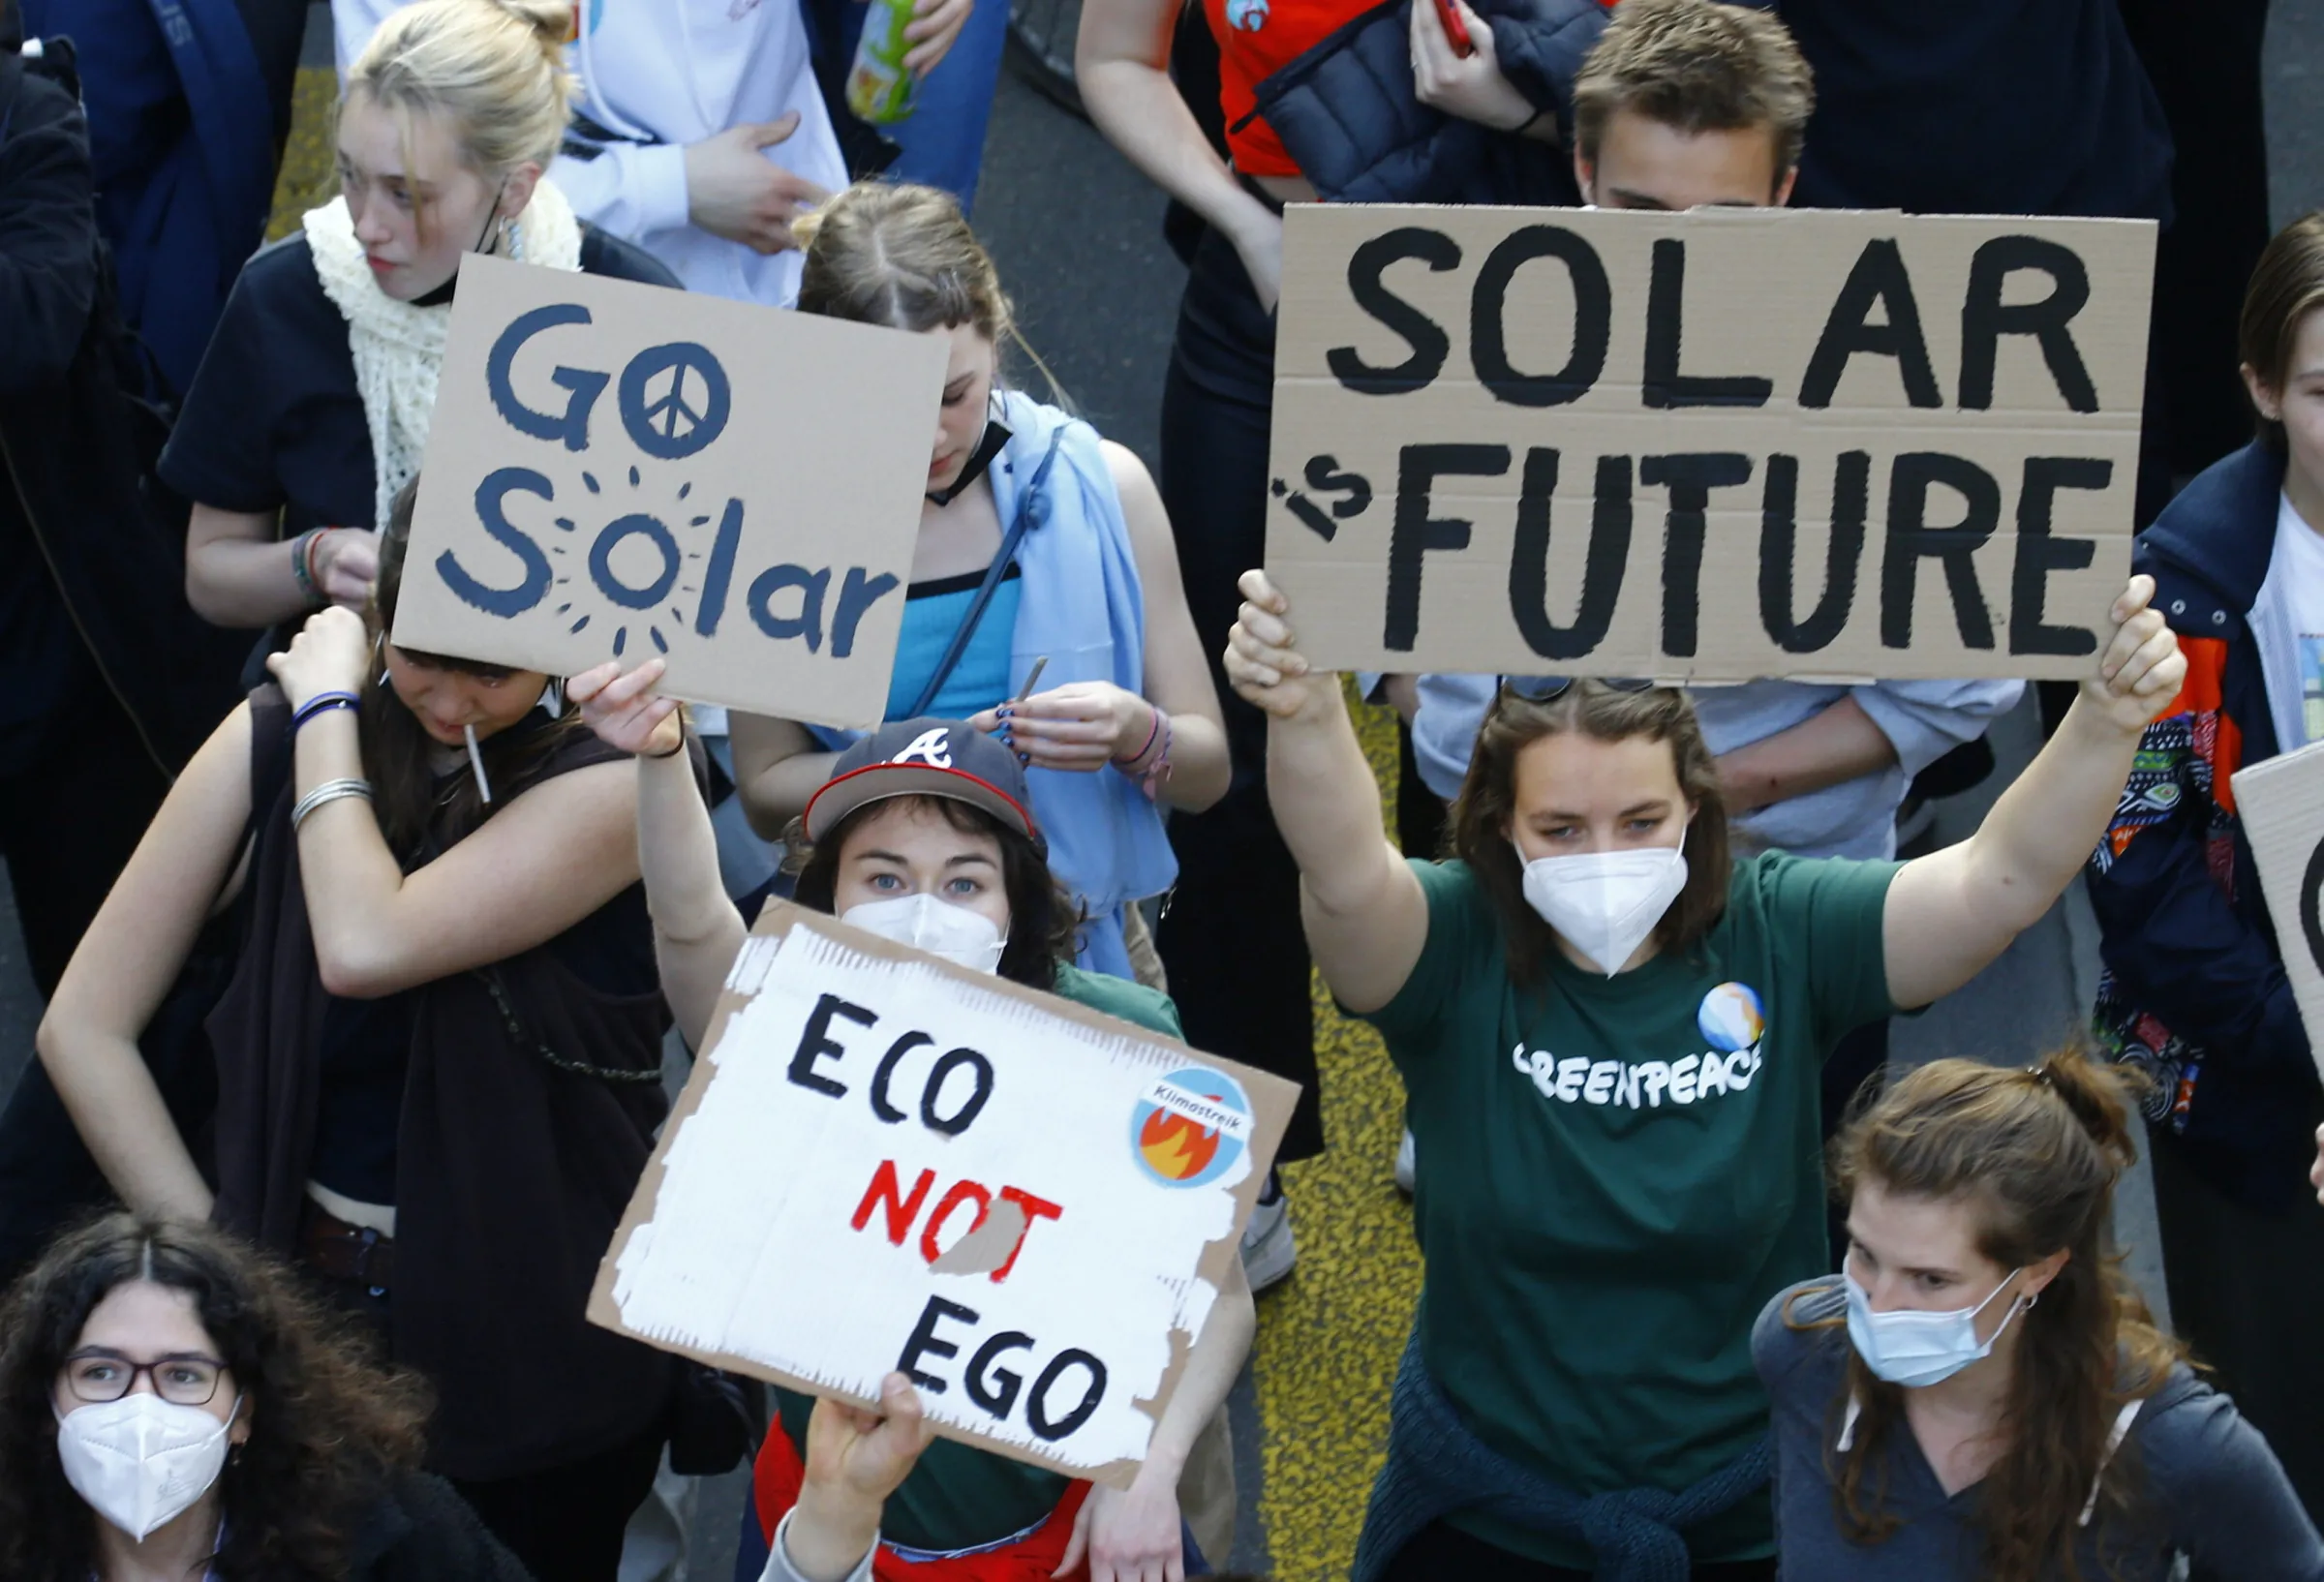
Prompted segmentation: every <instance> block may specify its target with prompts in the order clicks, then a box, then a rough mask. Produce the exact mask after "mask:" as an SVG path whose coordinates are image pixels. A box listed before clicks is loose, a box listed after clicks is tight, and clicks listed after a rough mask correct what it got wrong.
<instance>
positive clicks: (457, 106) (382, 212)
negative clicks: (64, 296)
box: [161, 0, 676, 627]
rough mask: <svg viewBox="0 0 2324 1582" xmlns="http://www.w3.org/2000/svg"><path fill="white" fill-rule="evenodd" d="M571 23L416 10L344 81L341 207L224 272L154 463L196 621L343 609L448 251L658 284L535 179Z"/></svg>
mask: <svg viewBox="0 0 2324 1582" xmlns="http://www.w3.org/2000/svg"><path fill="white" fill-rule="evenodd" d="M571 22H572V8H571V7H570V6H569V5H566V4H564V3H562V0H424V3H423V4H420V5H415V6H411V7H409V8H407V9H405V10H403V11H400V12H398V13H396V14H395V15H393V16H392V17H390V18H388V20H387V22H386V24H385V25H384V26H382V28H381V29H380V30H379V32H378V33H377V34H375V35H374V36H373V38H372V41H371V44H370V46H368V47H367V48H366V49H365V50H364V51H363V55H362V58H361V59H360V60H358V61H357V62H356V63H355V66H354V69H353V70H352V72H350V73H349V75H348V80H347V94H346V101H345V103H344V105H343V106H342V107H341V110H340V114H339V127H338V146H337V158H338V168H339V187H340V196H339V197H337V198H333V199H332V200H331V201H330V202H328V203H326V204H324V205H323V206H322V207H321V208H318V209H313V210H310V211H309V212H308V214H307V216H306V219H305V222H304V224H303V225H302V226H301V228H300V229H299V231H298V232H297V233H296V234H294V235H291V236H289V237H286V238H285V239H284V240H282V241H281V242H279V243H276V244H275V245H274V246H272V247H268V248H266V249H264V250H263V251H261V252H260V253H259V254H258V255H257V256H256V257H255V258H253V259H251V260H250V262H249V263H248V264H246V265H244V266H243V269H242V276H241V279H239V280H238V281H236V282H235V284H234V289H233V294H232V295H231V296H230V297H229V298H228V300H227V304H226V312H225V315H224V317H223V318H222V319H220V320H219V325H218V332H217V335H216V337H215V338H214V339H213V340H212V341H211V343H210V349H209V351H208V353H207V354H206V355H205V356H204V357H203V359H202V363H201V369H200V372H199V373H198V374H197V375H196V376H195V380H194V384H193V387H192V388H191V389H190V390H188V391H187V392H186V400H185V408H184V411H182V412H181V413H180V414H179V416H178V420H177V427H176V431H175V432H174V434H172V435H171V437H170V441H169V445H168V449H167V450H165V451H164V452H163V455H162V463H161V472H162V476H163V477H164V478H165V479H166V480H167V481H168V484H169V486H170V487H171V488H173V489H175V490H176V491H177V492H178V493H179V494H181V495H184V496H185V497H186V498H187V499H189V500H191V501H193V502H194V511H193V519H192V522H191V524H190V526H189V527H188V530H187V535H186V593H187V597H188V598H189V599H191V600H192V602H193V605H194V608H195V609H196V610H197V611H199V613H200V614H201V615H203V616H204V617H206V618H207V619H209V620H210V621H212V622H215V623H216V624H219V625H222V626H248V627H260V626H270V625H274V624H278V623H283V622H290V621H293V620H295V619H297V618H298V617H300V616H302V615H304V614H306V613H307V612H309V611H312V610H315V609H319V608H321V607H322V606H324V605H326V604H339V605H343V606H346V607H347V608H350V609H359V608H360V607H361V606H362V603H363V599H364V596H365V595H366V593H368V592H369V590H370V587H371V582H372V577H373V575H374V573H375V572H376V571H377V569H378V564H379V550H378V545H377V534H376V532H375V530H377V529H378V528H380V527H381V526H382V525H384V523H385V521H386V516H387V502H389V501H391V500H393V499H394V498H395V493H396V491H397V490H398V489H400V488H401V487H402V486H403V485H404V483H405V482H406V480H408V479H409V478H410V477H411V476H412V474H413V472H416V471H417V470H418V467H419V454H420V449H421V447H422V445H424V444H425V442H426V440H427V428H428V416H429V413H430V411H431V410H432V409H433V408H434V406H435V402H436V374H437V370H438V369H439V368H440V367H441V366H442V364H443V344H444V333H445V330H446V328H447V327H448V325H449V323H450V319H451V312H452V310H451V300H452V289H453V283H454V279H455V277H456V276H457V275H458V273H459V269H460V260H461V259H462V258H463V257H464V256H465V255H467V254H470V253H491V254H496V255H498V256H500V257H503V258H510V259H522V260H524V261H526V262H528V263H536V264H540V265H543V266H545V267H548V268H552V269H566V270H573V269H578V270H582V271H585V272H587V273H590V274H596V275H609V276H612V277H614V278H616V279H621V280H636V281H645V282H649V283H651V284H654V285H660V286H669V285H675V284H676V282H675V280H674V279H673V278H672V277H671V275H670V273H669V271H668V270H666V269H664V268H663V267H662V266H661V265H660V264H659V263H657V262H656V261H655V260H654V259H652V258H651V257H650V256H648V255H647V254H645V253H644V252H642V251H641V250H639V249H638V248H635V247H633V246H631V245H630V244H628V243H627V242H624V241H621V240H618V239H617V238H614V237H611V236H608V235H605V234H604V233H602V232H600V231H598V230H596V228H593V227H590V226H587V225H584V224H582V223H581V222H579V221H577V220H576V219H575V218H574V216H573V211H572V206H571V205H570V204H569V203H567V202H566V200H565V198H564V196H563V195H562V194H560V193H559V192H558V191H557V189H556V188H555V187H554V186H553V185H551V184H550V183H549V182H547V181H544V180H542V179H541V171H542V169H543V168H544V167H546V166H547V164H548V162H549V161H550V160H551V159H553V158H554V157H555V156H556V153H557V149H558V145H559V143H560V141H561V140H562V138H563V137H564V135H565V126H566V119H567V117H568V115H569V113H570V102H571V94H572V87H571V82H570V79H569V78H568V77H567V76H566V71H565V67H564V63H563V51H564V42H565V35H566V29H567V28H568V27H569V26H570V25H571Z"/></svg>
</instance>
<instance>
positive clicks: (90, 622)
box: [0, 3, 250, 775]
mask: <svg viewBox="0 0 2324 1582" xmlns="http://www.w3.org/2000/svg"><path fill="white" fill-rule="evenodd" d="M6 10H7V7H6V5H5V3H0V12H5V11H6ZM123 345H124V341H123V337H122V334H121V330H120V323H119V320H118V319H117V318H115V317H114V315H113V309H112V302H111V292H110V282H109V278H108V276H107V269H106V264H105V259H104V254H103V251H102V249H101V247H100V245H99V243H98V240H97V225H96V215H95V209H94V197H93V190H92V187H91V177H90V173H89V143H88V129H87V126H86V124H85V123H84V122H83V120H82V118H81V113H80V109H79V106H77V105H76V104H75V103H74V101H73V96H72V95H71V94H70V93H69V92H67V91H66V90H65V89H64V88H63V87H60V86H59V85H58V84H56V83H54V82H50V81H48V80H46V79H45V78H44V77H42V76H36V75H34V74H33V73H31V72H30V71H28V70H27V69H26V66H25V63H24V62H23V61H22V60H20V59H19V58H18V57H17V56H16V55H15V54H14V53H13V52H0V516H4V517H5V519H4V520H0V532H13V533H26V534H29V536H30V538H31V539H32V541H33V542H34V543H35V544H37V545H38V546H39V550H40V564H41V565H42V566H44V567H45V568H46V572H47V580H48V584H49V586H48V587H47V588H46V589H42V590H40V591H38V592H37V593H34V594H33V595H31V596H34V597H40V598H48V597H53V598H55V599H57V600H58V601H59V602H61V603H62V604H63V605H64V606H65V608H66V610H67V611H68V612H69V614H70V616H71V619H72V627H73V631H74V633H75V634H76V638H77V640H78V641H79V642H80V643H81V644H82V645H83V646H84V647H85V648H86V649H87V650H88V652H89V655H90V657H91V658H93V659H94V660H95V661H96V664H97V668H98V669H99V671H100V672H101V673H102V674H103V676H104V678H105V681H106V685H107V686H108V687H109V688H110V689H111V691H112V693H113V695H114V696H115V698H116V699H118V701H119V702H120V705H121V707H122V709H123V710H124V711H125V712H126V713H127V714H128V715H129V716H130V718H131V719H132V720H133V721H134V722H135V723H136V726H137V730H138V741H137V742H136V743H134V744H132V743H124V744H123V749H124V750H125V751H142V752H144V753H145V754H146V755H148V756H150V757H151V758H152V759H153V761H154V764H155V766H156V767H157V768H159V769H160V770H161V772H162V773H163V774H165V775H174V774H176V772H177V770H178V768H179V766H180V765H182V764H183V763H184V762H185V760H186V759H187V758H188V757H190V756H191V755H192V753H193V751H194V749H195V748H196V747H197V746H199V745H201V743H202V741H203V740H204V739H205V738H206V737H207V736H208V735H209V733H210V731H211V730H212V729H214V728H215V727H216V725H217V723H218V721H219V720H221V719H223V718H224V717H225V716H226V715H227V713H228V711H229V710H230V709H231V708H232V707H233V705H234V700H235V686H234V679H235V676H236V673H237V672H238V670H239V669H240V665H241V659H242V655H243V654H244V653H245V652H247V651H248V649H249V647H250V640H249V638H248V636H247V635H245V634H240V633H232V632H222V631H220V630H218V629H217V628H216V627H214V626H210V625H208V624H205V623H204V622H202V621H201V620H200V619H199V617H197V616H196V615H195V614H194V612H193V610H192V609H190V608H189V607H188V606H187V604H186V593H185V583H186V570H185V535H186V506H185V502H183V501H175V500H171V499H169V498H168V496H167V493H166V492H165V491H162V490H161V489H160V488H159V486H158V483H157V482H156V481H155V480H154V479H153V478H152V476H151V468H152V463H153V459H154V456H155V454H156V453H157V452H158V451H159V450H160V448H161V441H162V435H163V428H162V420H161V418H160V417H159V416H158V415H157V414H155V413H153V412H152V411H150V410H148V409H145V408H143V407H141V406H139V405H138V403H136V402H134V401H132V400H131V399H130V398H129V397H128V396H127V395H126V394H125V393H124V391H123V383H122V379H121V377H120V371H119V369H118V366H117V353H118V352H119V350H121V348H122V347H123Z"/></svg>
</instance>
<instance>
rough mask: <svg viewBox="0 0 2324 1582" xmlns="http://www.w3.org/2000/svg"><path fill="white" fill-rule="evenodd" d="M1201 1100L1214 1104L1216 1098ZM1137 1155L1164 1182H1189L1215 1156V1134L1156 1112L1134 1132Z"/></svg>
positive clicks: (1184, 1117)
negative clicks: (1142, 1158)
mask: <svg viewBox="0 0 2324 1582" xmlns="http://www.w3.org/2000/svg"><path fill="white" fill-rule="evenodd" d="M1205 1096H1206V1097H1207V1098H1208V1099H1210V1100H1211V1101H1212V1102H1214V1103H1215V1102H1216V1101H1217V1100H1218V1098H1219V1095H1217V1094H1215V1093H1211V1094H1207V1095H1205ZM1138 1151H1139V1152H1140V1153H1141V1154H1143V1155H1145V1156H1146V1163H1147V1167H1148V1168H1149V1169H1151V1170H1152V1171H1153V1172H1154V1173H1155V1174H1157V1175H1159V1176H1161V1177H1163V1178H1164V1179H1165V1180H1170V1181H1184V1180H1189V1179H1191V1178H1192V1177H1194V1176H1196V1175H1199V1174H1201V1173H1202V1172H1203V1170H1204V1168H1205V1167H1206V1166H1208V1164H1209V1163H1210V1161H1211V1160H1212V1159H1214V1158H1216V1157H1217V1156H1218V1133H1217V1132H1216V1131H1215V1130H1213V1129H1212V1128H1210V1127H1208V1126H1204V1125H1202V1124H1201V1123H1199V1122H1197V1121H1196V1120H1194V1119H1193V1118H1192V1117H1190V1116H1187V1115H1181V1114H1179V1113H1178V1112H1177V1110H1159V1109H1158V1110H1155V1111H1154V1112H1153V1113H1152V1114H1150V1115H1148V1116H1147V1117H1146V1124H1145V1125H1144V1126H1142V1127H1140V1128H1139V1130H1138Z"/></svg>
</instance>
